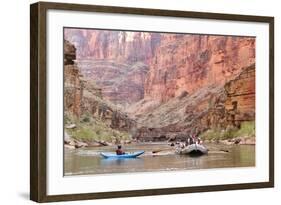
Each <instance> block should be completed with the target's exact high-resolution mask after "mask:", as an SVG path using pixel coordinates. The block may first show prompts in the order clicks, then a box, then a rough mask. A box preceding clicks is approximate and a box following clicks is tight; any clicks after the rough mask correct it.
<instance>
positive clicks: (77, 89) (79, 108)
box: [64, 41, 134, 131]
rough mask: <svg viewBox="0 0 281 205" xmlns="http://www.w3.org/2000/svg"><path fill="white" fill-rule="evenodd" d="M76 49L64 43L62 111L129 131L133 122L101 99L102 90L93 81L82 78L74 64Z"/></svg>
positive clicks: (66, 42)
mask: <svg viewBox="0 0 281 205" xmlns="http://www.w3.org/2000/svg"><path fill="white" fill-rule="evenodd" d="M75 52H76V49H75V47H74V46H73V45H72V44H70V43H69V42H68V41H64V56H65V59H64V64H65V65H64V109H65V114H72V115H74V116H76V117H77V118H80V117H81V116H82V115H87V114H90V115H91V116H92V117H93V118H99V119H100V120H101V121H102V122H103V123H104V124H105V125H107V126H110V127H111V128H113V129H118V130H124V131H128V130H130V129H131V128H132V127H133V125H134V121H133V120H131V119H130V118H129V117H128V116H127V115H126V114H125V113H123V112H121V111H120V110H118V108H117V107H115V106H114V105H112V104H111V103H110V102H108V101H106V100H104V99H103V94H102V90H101V89H100V88H98V87H97V86H96V85H95V84H94V83H93V81H89V80H87V79H85V78H83V75H82V74H81V72H80V69H79V67H78V66H77V64H76V63H75V62H74V60H75V58H76V56H75Z"/></svg>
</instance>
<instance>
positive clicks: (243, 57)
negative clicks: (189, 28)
mask: <svg viewBox="0 0 281 205" xmlns="http://www.w3.org/2000/svg"><path fill="white" fill-rule="evenodd" d="M253 63H255V38H246V37H232V36H207V35H181V34H170V35H164V36H162V38H161V43H160V45H159V46H158V47H157V49H156V51H155V56H154V57H153V59H152V62H151V65H150V70H149V73H148V76H147V79H146V82H145V98H152V99H158V100H160V101H164V102H165V101H167V100H169V99H171V98H173V97H175V96H179V95H180V94H181V93H182V92H187V93H189V94H190V93H192V92H194V91H196V90H197V89H199V88H202V87H204V86H209V85H223V84H225V83H226V82H228V81H229V80H231V79H233V78H234V77H235V76H237V75H238V74H239V73H240V72H241V69H242V68H245V67H247V66H250V65H252V64H253Z"/></svg>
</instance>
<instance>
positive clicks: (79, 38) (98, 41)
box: [64, 28, 160, 63]
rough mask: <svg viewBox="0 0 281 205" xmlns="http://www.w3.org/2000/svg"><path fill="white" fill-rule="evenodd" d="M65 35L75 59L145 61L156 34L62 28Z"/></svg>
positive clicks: (150, 56) (153, 45) (156, 39)
mask: <svg viewBox="0 0 281 205" xmlns="http://www.w3.org/2000/svg"><path fill="white" fill-rule="evenodd" d="M64 34H65V38H66V39H67V40H69V41H70V42H72V43H73V44H74V45H75V47H76V48H77V58H78V59H95V60H110V59H111V60H114V61H116V62H131V63H132V62H138V61H141V62H148V61H149V60H150V59H151V58H152V56H153V55H154V51H155V48H156V46H157V45H158V44H159V41H160V34H158V33H147V32H123V31H114V30H92V29H71V28H66V29H64Z"/></svg>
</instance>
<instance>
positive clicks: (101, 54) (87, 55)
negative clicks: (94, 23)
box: [64, 29, 160, 105]
mask: <svg viewBox="0 0 281 205" xmlns="http://www.w3.org/2000/svg"><path fill="white" fill-rule="evenodd" d="M64 34H65V38H66V39H68V40H69V41H71V42H72V43H73V44H75V46H76V48H77V59H78V61H77V62H78V66H79V67H80V68H81V71H82V74H83V75H84V76H85V77H87V78H88V79H92V80H93V81H95V82H96V83H97V85H98V86H100V87H103V93H104V97H105V98H106V99H108V100H110V101H112V102H114V103H116V104H122V105H127V104H131V103H134V102H137V101H139V100H141V99H142V98H143V97H144V81H145V78H146V74H147V71H148V65H147V64H149V62H150V60H151V59H152V58H153V56H154V53H155V49H156V47H157V45H158V44H159V42H160V34H158V33H146V32H123V31H106V30H87V29H65V30H64Z"/></svg>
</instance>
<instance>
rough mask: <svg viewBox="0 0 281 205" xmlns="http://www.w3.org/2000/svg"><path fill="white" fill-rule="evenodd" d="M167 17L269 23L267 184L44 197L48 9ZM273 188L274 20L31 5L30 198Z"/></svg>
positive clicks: (46, 199)
mask: <svg viewBox="0 0 281 205" xmlns="http://www.w3.org/2000/svg"><path fill="white" fill-rule="evenodd" d="M50 9H52V10H54V9H55V10H65V11H84V12H103V13H120V14H137V15H153V16H159V17H161V16H163V17H164V16H169V17H182V18H198V19H217V20H229V21H246V22H263V23H268V24H269V84H270V85H269V88H268V89H269V150H270V153H269V167H268V169H269V181H267V182H257V183H240V184H226V185H212V186H209V185H206V186H195V187H178V188H161V189H145V190H130V191H114V192H102V193H86V194H84V193H83V194H81V193H76V194H69V195H47V191H46V190H47V159H46V153H47V149H46V146H47V144H46V141H47V139H46V138H47V135H46V132H47V126H46V122H47V120H46V117H47V80H46V73H47V70H46V69H47V67H46V39H47V32H46V31H47V30H46V29H47V25H46V16H47V15H46V13H47V11H48V10H50ZM266 187H274V17H267V16H249V15H234V14H219V13H205V12H188V11H173V10H157V9H143V8H127V7H110V6H96V5H84V4H65V3H49V2H38V3H35V4H32V5H31V6H30V199H31V200H33V201H36V202H53V201H69V200H86V199H101V198H115V197H133V196H147V195H162V194H179V193H190V192H209V191H222V190H237V189H253V188H266Z"/></svg>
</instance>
